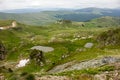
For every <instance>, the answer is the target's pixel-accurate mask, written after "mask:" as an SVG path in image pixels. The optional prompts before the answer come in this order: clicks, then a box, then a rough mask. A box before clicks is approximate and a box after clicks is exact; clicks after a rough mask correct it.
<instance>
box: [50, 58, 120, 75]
mask: <svg viewBox="0 0 120 80" xmlns="http://www.w3.org/2000/svg"><path fill="white" fill-rule="evenodd" d="M115 62H120V58H115V57H103V58H100V59H92V60H89V61H83V62H77V63H75V62H68V63H65V64H63V65H58V66H56V67H54V68H53V69H52V70H50V71H49V72H50V73H55V72H56V73H59V72H64V71H71V70H81V69H87V68H95V67H99V66H103V65H106V64H110V63H115Z"/></svg>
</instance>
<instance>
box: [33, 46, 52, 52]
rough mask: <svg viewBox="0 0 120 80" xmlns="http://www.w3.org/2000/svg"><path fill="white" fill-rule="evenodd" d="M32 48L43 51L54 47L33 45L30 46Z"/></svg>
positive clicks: (49, 50)
mask: <svg viewBox="0 0 120 80" xmlns="http://www.w3.org/2000/svg"><path fill="white" fill-rule="evenodd" d="M31 49H32V50H34V49H36V50H40V51H43V52H51V51H54V48H52V47H45V46H34V47H32V48H31Z"/></svg>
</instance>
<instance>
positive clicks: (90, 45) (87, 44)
mask: <svg viewBox="0 0 120 80" xmlns="http://www.w3.org/2000/svg"><path fill="white" fill-rule="evenodd" d="M84 47H85V48H92V47H93V43H86V44H85V46H84Z"/></svg>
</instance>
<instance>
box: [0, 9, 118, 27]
mask: <svg viewBox="0 0 120 80" xmlns="http://www.w3.org/2000/svg"><path fill="white" fill-rule="evenodd" d="M21 11H22V10H21ZM28 11H30V10H28ZM36 11H38V12H36ZM18 12H19V11H18ZM102 16H113V17H118V16H120V9H100V8H85V9H77V10H72V9H65V10H64V9H56V10H54V11H53V10H46V11H39V9H36V10H31V12H29V13H26V12H25V13H24V12H23V13H21V14H20V13H3V12H1V13H0V19H5V20H6V19H9V20H16V21H18V22H21V23H24V24H29V25H43V24H49V23H53V22H55V21H56V20H59V19H65V20H71V21H77V22H80V21H89V20H91V19H94V18H99V17H102Z"/></svg>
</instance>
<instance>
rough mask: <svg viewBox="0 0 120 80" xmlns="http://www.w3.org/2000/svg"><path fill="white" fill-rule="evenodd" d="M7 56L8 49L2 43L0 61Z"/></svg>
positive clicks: (0, 45) (0, 44) (0, 43)
mask: <svg viewBox="0 0 120 80" xmlns="http://www.w3.org/2000/svg"><path fill="white" fill-rule="evenodd" d="M5 55H6V49H5V47H4V45H3V43H2V42H0V60H4V59H5Z"/></svg>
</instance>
